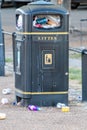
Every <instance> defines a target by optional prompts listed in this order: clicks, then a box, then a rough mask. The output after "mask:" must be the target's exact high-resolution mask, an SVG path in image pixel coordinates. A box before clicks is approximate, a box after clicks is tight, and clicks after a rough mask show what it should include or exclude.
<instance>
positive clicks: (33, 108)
mask: <svg viewBox="0 0 87 130" xmlns="http://www.w3.org/2000/svg"><path fill="white" fill-rule="evenodd" d="M28 109H29V110H31V111H40V110H41V109H40V108H39V107H38V106H34V105H29V106H28Z"/></svg>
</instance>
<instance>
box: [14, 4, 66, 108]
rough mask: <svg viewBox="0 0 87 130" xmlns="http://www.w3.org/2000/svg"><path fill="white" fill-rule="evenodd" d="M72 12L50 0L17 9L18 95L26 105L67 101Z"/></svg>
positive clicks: (16, 75)
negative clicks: (69, 29) (69, 37)
mask: <svg viewBox="0 0 87 130" xmlns="http://www.w3.org/2000/svg"><path fill="white" fill-rule="evenodd" d="M68 17H69V14H68V12H67V11H66V10H65V9H64V8H60V7H58V6H56V5H53V4H51V3H50V2H34V3H31V4H28V5H27V6H23V7H21V8H19V9H17V10H16V28H17V33H16V37H15V42H14V50H13V52H14V68H15V95H16V101H17V102H22V103H23V104H24V105H29V104H34V105H39V106H55V105H56V104H57V103H58V102H61V103H65V104H68V43H69V39H68V26H69V20H68Z"/></svg>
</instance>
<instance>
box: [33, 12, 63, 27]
mask: <svg viewBox="0 0 87 130" xmlns="http://www.w3.org/2000/svg"><path fill="white" fill-rule="evenodd" d="M61 24H62V17H61V15H59V14H56V15H54V14H52V15H46V14H43V15H34V16H33V27H35V28H39V29H40V28H44V29H51V28H59V27H61Z"/></svg>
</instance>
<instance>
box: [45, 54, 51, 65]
mask: <svg viewBox="0 0 87 130" xmlns="http://www.w3.org/2000/svg"><path fill="white" fill-rule="evenodd" d="M44 61H45V65H51V64H52V54H45V60H44Z"/></svg>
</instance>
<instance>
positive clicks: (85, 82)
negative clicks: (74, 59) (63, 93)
mask: <svg viewBox="0 0 87 130" xmlns="http://www.w3.org/2000/svg"><path fill="white" fill-rule="evenodd" d="M82 101H87V49H84V50H83V52H82Z"/></svg>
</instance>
